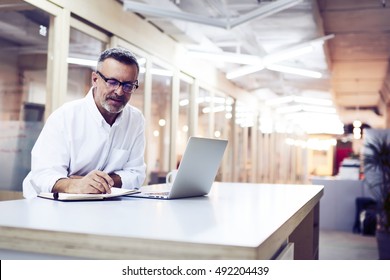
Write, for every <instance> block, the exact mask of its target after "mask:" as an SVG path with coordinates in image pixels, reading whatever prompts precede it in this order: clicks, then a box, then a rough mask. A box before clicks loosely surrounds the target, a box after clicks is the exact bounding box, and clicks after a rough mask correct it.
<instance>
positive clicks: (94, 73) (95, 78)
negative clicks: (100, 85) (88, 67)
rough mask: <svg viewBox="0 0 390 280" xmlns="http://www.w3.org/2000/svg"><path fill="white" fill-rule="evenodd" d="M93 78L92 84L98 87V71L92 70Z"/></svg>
mask: <svg viewBox="0 0 390 280" xmlns="http://www.w3.org/2000/svg"><path fill="white" fill-rule="evenodd" d="M91 78H92V85H93V86H94V87H96V84H97V79H98V76H97V74H96V72H92V77H91Z"/></svg>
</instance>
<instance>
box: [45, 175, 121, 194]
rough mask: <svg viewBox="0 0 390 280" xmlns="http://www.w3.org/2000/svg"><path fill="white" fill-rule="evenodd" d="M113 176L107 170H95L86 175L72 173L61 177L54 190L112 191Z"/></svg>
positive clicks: (77, 191) (76, 191) (71, 191)
mask: <svg viewBox="0 0 390 280" xmlns="http://www.w3.org/2000/svg"><path fill="white" fill-rule="evenodd" d="M113 185H114V181H113V180H112V178H111V177H110V176H109V175H108V174H107V173H105V172H103V171H99V170H93V171H91V172H89V173H88V174H87V175H85V176H78V175H72V176H70V177H69V178H63V179H59V180H58V181H57V182H56V183H55V185H54V187H53V190H52V192H65V193H111V187H112V186H113Z"/></svg>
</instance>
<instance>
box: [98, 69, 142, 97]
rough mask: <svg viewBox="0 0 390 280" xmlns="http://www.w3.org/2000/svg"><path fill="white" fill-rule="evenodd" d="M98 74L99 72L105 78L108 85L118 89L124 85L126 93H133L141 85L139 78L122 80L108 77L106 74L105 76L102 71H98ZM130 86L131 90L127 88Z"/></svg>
mask: <svg viewBox="0 0 390 280" xmlns="http://www.w3.org/2000/svg"><path fill="white" fill-rule="evenodd" d="M96 74H98V75H99V76H100V77H101V78H102V79H103V81H104V82H105V83H106V84H107V86H108V87H112V88H115V89H118V88H119V87H120V86H122V90H123V91H124V92H126V93H133V92H134V91H135V90H136V89H137V88H138V87H139V85H138V80H136V81H135V82H120V81H118V80H117V79H114V78H106V76H104V75H103V74H102V73H101V72H100V71H96ZM109 81H111V82H109ZM129 86H131V90H126V88H127V87H129Z"/></svg>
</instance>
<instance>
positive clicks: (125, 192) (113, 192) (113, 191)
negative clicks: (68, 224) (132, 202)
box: [38, 188, 139, 201]
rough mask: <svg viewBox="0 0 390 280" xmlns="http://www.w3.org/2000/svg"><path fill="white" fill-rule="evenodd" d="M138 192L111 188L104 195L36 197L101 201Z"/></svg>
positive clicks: (72, 194) (47, 194) (42, 194)
mask: <svg viewBox="0 0 390 280" xmlns="http://www.w3.org/2000/svg"><path fill="white" fill-rule="evenodd" d="M138 192H139V190H136V189H130V190H129V189H120V188H111V193H104V194H87V193H86V194H84V193H83V194H78V193H45V192H42V193H40V194H39V195H38V197H42V198H47V199H53V200H61V201H77V200H103V199H110V198H114V197H119V196H125V195H131V194H136V193H138Z"/></svg>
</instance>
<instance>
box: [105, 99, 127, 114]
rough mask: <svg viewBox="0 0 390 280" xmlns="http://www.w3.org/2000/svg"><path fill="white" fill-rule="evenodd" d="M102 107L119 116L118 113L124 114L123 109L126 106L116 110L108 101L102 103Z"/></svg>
mask: <svg viewBox="0 0 390 280" xmlns="http://www.w3.org/2000/svg"><path fill="white" fill-rule="evenodd" d="M102 106H103V108H104V109H106V110H107V111H108V112H110V113H111V114H118V113H120V112H122V110H123V108H124V107H125V105H122V106H121V107H120V108H119V109H114V108H113V107H111V106H110V105H109V104H108V103H107V102H106V101H102Z"/></svg>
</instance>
